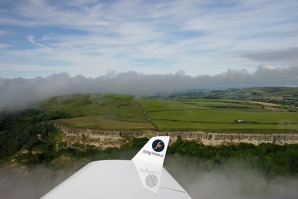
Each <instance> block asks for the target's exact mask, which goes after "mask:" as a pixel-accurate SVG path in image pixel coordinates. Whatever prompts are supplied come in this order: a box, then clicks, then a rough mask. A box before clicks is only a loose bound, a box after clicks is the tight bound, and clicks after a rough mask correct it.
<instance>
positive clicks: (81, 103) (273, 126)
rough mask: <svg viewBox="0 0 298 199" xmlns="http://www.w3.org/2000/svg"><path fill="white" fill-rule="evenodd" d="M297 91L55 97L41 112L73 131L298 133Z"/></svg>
mask: <svg viewBox="0 0 298 199" xmlns="http://www.w3.org/2000/svg"><path fill="white" fill-rule="evenodd" d="M296 90H297V89H296V88H271V89H269V88H251V89H242V90H239V89H236V90H234V89H229V90H226V91H211V92H204V94H199V95H196V94H194V93H191V95H190V94H187V95H186V94H176V95H175V96H174V95H173V96H171V97H167V99H158V98H135V97H133V96H126V95H114V94H113V95H112V94H105V95H102V94H97V95H79V94H78V95H72V96H63V97H54V98H52V99H50V100H47V101H45V102H43V103H41V104H40V110H42V111H44V112H45V113H46V115H47V117H49V119H55V120H56V121H57V122H58V123H60V124H62V125H66V126H69V127H71V128H85V129H86V128H87V129H101V130H157V131H181V130H184V131H188V130H189V131H193V130H201V131H207V132H219V133H222V132H227V133H297V129H298V112H297V108H296V104H295V103H296V102H297V100H296V98H297V96H296V94H295V91H296ZM291 92H293V93H291ZM256 93H258V94H256ZM282 95H283V97H282ZM240 96H242V97H240ZM256 96H257V97H256ZM290 99H291V100H290ZM286 102H287V103H288V104H286Z"/></svg>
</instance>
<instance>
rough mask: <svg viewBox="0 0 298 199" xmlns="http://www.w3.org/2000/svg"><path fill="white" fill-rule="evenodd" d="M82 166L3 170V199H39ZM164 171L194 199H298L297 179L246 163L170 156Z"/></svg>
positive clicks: (0, 194) (0, 195)
mask: <svg viewBox="0 0 298 199" xmlns="http://www.w3.org/2000/svg"><path fill="white" fill-rule="evenodd" d="M82 166H83V164H82V162H80V163H77V164H75V165H73V166H71V167H67V168H64V169H61V170H49V169H47V167H46V166H37V167H34V168H31V169H30V170H28V171H27V170H26V169H25V172H24V168H13V169H12V168H9V169H8V168H6V169H2V170H0V198H6V199H14V198H23V199H29V198H30V199H35V198H40V197H41V196H43V195H44V194H45V193H47V192H48V191H50V190H51V189H52V188H54V187H55V186H57V185H58V184H60V183H61V182H62V181H63V180H64V179H66V178H67V177H69V176H70V175H71V174H73V173H74V172H75V171H77V170H78V169H79V168H81V167H82ZM165 168H166V169H167V170H168V171H169V173H170V174H171V175H172V176H173V177H174V178H175V179H176V180H177V181H178V182H179V183H180V184H181V185H182V187H184V188H185V190H186V191H187V192H188V193H189V195H190V196H191V197H192V198H193V199H239V198H241V199H248V198H254V199H269V198H270V199H294V198H295V199H296V198H297V195H298V190H297V187H298V178H297V177H295V178H294V177H282V176H275V177H272V176H271V177H268V176H267V175H266V173H265V172H264V171H261V170H257V169H253V168H251V167H250V166H249V165H247V163H243V162H238V161H236V160H230V161H228V162H226V163H224V164H223V165H221V166H214V165H210V163H209V162H208V161H206V160H196V159H194V158H190V157H185V156H181V155H168V156H167V158H166V161H165Z"/></svg>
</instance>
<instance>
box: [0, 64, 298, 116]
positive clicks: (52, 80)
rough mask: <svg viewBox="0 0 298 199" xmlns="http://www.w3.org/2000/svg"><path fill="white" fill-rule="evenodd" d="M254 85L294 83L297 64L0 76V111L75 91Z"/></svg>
mask: <svg viewBox="0 0 298 199" xmlns="http://www.w3.org/2000/svg"><path fill="white" fill-rule="evenodd" d="M258 86H298V67H289V68H285V67H275V66H271V65H268V64H267V65H261V66H259V67H258V69H257V70H256V71H255V72H254V73H249V72H248V71H246V70H245V69H242V70H232V69H228V70H227V72H225V73H222V74H219V75H214V76H210V75H200V76H196V77H193V76H188V75H186V74H185V73H184V72H181V71H178V72H177V73H176V74H164V75H160V74H155V75H154V74H153V75H145V74H142V73H137V72H134V71H130V72H125V73H119V74H116V73H115V72H113V73H112V74H110V73H108V74H107V75H105V76H99V77H97V78H87V77H84V76H81V75H78V76H75V77H70V76H69V75H68V74H54V75H51V76H49V77H46V78H42V77H38V78H33V79H24V78H15V79H7V78H1V77H0V111H3V110H18V109H23V108H26V107H28V106H29V105H31V104H34V103H38V102H40V101H41V100H45V99H48V98H50V97H54V96H60V95H69V94H75V93H82V94H84V93H118V94H129V95H136V96H150V95H154V94H157V93H174V92H185V91H187V90H200V89H225V88H244V87H258Z"/></svg>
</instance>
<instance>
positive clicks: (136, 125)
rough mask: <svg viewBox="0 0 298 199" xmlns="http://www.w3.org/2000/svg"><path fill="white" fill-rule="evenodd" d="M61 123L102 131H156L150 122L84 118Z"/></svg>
mask: <svg viewBox="0 0 298 199" xmlns="http://www.w3.org/2000/svg"><path fill="white" fill-rule="evenodd" d="M59 123H61V124H64V125H66V126H69V127H71V128H87V129H100V130H142V129H154V126H153V125H152V124H151V123H149V122H139V121H125V120H116V119H107V118H104V117H100V116H83V117H77V118H70V119H61V120H59Z"/></svg>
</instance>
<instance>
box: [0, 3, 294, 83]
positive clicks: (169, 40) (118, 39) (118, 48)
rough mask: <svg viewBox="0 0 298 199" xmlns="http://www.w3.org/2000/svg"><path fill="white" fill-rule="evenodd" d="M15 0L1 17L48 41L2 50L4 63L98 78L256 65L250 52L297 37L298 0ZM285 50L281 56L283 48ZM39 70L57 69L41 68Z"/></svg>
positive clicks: (33, 38)
mask: <svg viewBox="0 0 298 199" xmlns="http://www.w3.org/2000/svg"><path fill="white" fill-rule="evenodd" d="M15 4H16V6H15V7H14V8H13V9H10V10H6V11H2V12H1V15H2V16H1V17H0V24H4V25H6V26H7V25H9V26H14V27H22V28H24V29H26V30H27V32H26V33H24V34H26V35H22V33H21V32H18V34H19V35H22V37H24V38H26V37H27V39H28V41H29V42H31V43H32V44H34V45H35V46H38V47H41V48H36V47H35V48H33V47H32V48H31V49H30V50H29V49H28V48H29V47H27V48H25V49H19V48H18V47H17V46H14V47H15V48H13V50H10V51H8V52H2V51H1V52H0V54H2V56H1V55H0V59H1V62H2V64H6V65H10V66H14V67H18V66H17V65H22V64H24V65H30V64H33V65H40V68H43V67H47V68H48V69H49V71H53V70H54V69H55V68H57V66H58V70H57V71H56V72H67V73H70V74H72V75H74V74H83V75H87V76H90V75H91V76H93V77H96V76H97V75H99V74H105V73H106V71H108V70H115V71H118V72H124V71H127V70H134V71H138V72H143V73H147V74H152V73H161V74H166V73H173V72H175V71H177V70H179V69H183V70H185V71H186V74H192V75H193V76H195V75H202V74H212V75H214V74H218V73H222V72H224V71H226V70H227V68H231V69H240V68H246V70H248V71H252V70H253V68H255V65H258V64H263V63H266V61H263V60H261V59H251V57H252V56H243V55H244V54H249V55H253V53H258V52H268V51H276V52H280V51H282V50H284V49H292V48H296V46H295V45H296V43H298V36H297V35H298V32H297V31H298V30H297V28H296V27H297V21H295V19H297V17H298V14H297V12H296V10H297V9H296V8H297V6H298V5H297V3H295V2H293V1H282V2H281V1H267V0H263V1H249V2H248V1H235V2H233V1H221V2H213V1H192V0H190V1H171V2H151V1H112V2H104V1H93V0H90V1H81V0H74V1H67V2H64V1H60V2H55V3H53V2H52V1H46V0H42V1H33V0H31V1H20V2H18V3H15ZM225 4H227V5H225ZM33 10H34V12H33ZM36 29H38V30H39V31H35V30H36ZM10 31H13V29H12V30H10ZM0 34H1V32H0ZM28 35H29V36H28ZM0 42H1V40H0ZM2 43H3V42H2ZM9 45H15V44H14V43H13V42H11V43H9ZM42 48H45V49H47V48H48V49H47V50H48V51H45V49H42ZM3 54H5V58H3V57H4V55H3ZM16 55H18V56H16ZM280 56H281V59H280V60H282V56H284V54H280ZM254 57H256V56H254ZM283 59H284V60H286V57H284V58H283ZM9 60H14V61H13V62H11V61H9ZM53 60H55V61H54V62H53ZM255 62H257V64H255ZM51 63H56V64H57V65H56V66H54V65H52V66H49V65H51ZM268 63H269V64H276V63H274V61H273V62H268ZM295 63H297V62H296V61H295ZM295 63H294V62H291V63H290V65H295ZM278 64H281V65H282V64H285V66H288V65H289V63H285V61H283V62H279V63H278ZM70 66H71V67H70ZM59 67H60V68H59ZM251 67H252V68H251ZM37 72H38V71H37ZM18 74H20V73H18ZM40 74H41V75H42V76H46V75H49V74H51V73H45V72H44V70H42V71H40ZM15 76H16V75H15Z"/></svg>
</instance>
